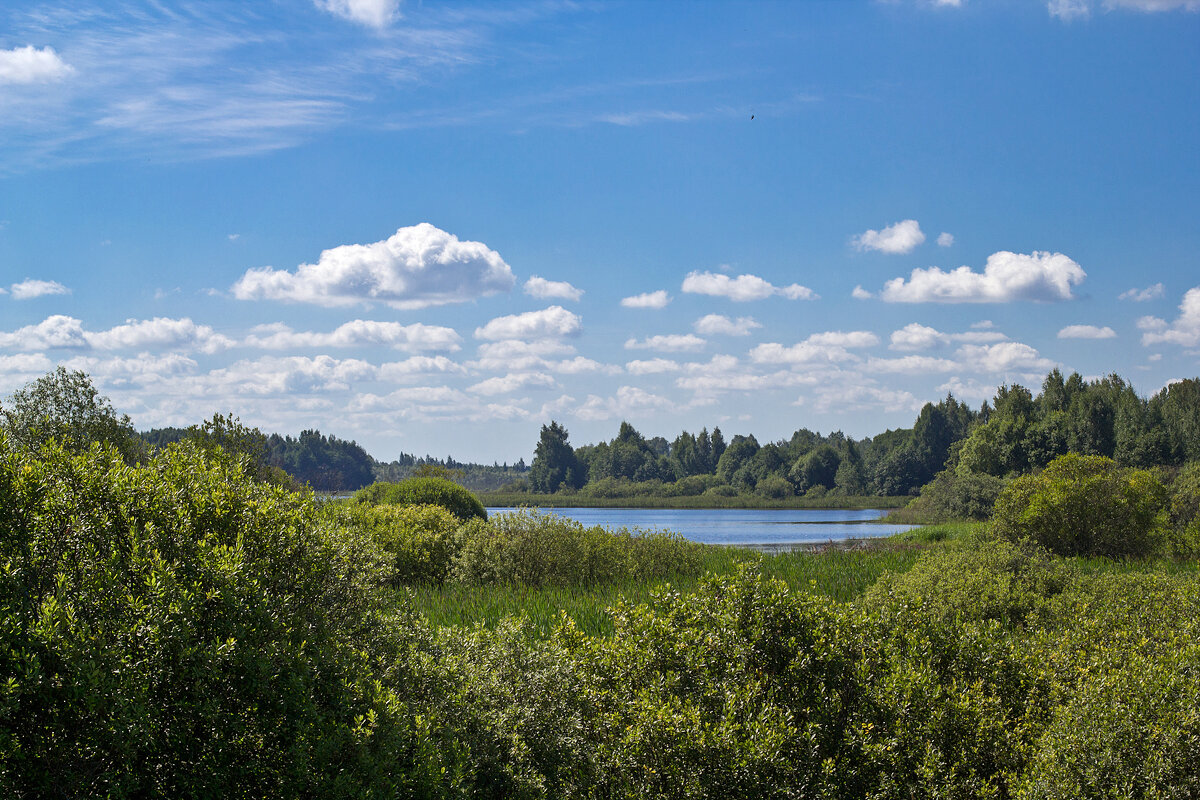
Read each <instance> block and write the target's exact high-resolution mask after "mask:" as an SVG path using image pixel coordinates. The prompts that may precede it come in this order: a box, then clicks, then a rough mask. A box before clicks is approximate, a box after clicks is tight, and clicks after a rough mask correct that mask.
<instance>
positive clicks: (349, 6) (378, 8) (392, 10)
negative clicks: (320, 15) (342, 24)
mask: <svg viewBox="0 0 1200 800" xmlns="http://www.w3.org/2000/svg"><path fill="white" fill-rule="evenodd" d="M316 5H317V8H321V9H324V10H325V11H328V12H330V13H331V14H335V15H337V16H339V17H341V18H342V19H348V20H350V21H351V22H357V23H360V24H362V25H367V26H368V27H371V28H386V27H387V26H388V25H390V24H391V23H392V22H393V21H394V20H395V19H396V18H398V17H399V16H400V0H316Z"/></svg>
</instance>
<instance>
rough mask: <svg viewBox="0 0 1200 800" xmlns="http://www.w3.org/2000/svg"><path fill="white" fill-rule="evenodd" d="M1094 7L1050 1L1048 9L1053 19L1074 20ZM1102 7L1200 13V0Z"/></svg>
mask: <svg viewBox="0 0 1200 800" xmlns="http://www.w3.org/2000/svg"><path fill="white" fill-rule="evenodd" d="M1093 5H1094V4H1093V3H1092V0H1049V2H1048V3H1047V4H1046V8H1047V10H1048V11H1049V12H1050V16H1052V17H1059V18H1060V19H1064V20H1072V19H1078V18H1083V17H1087V16H1088V15H1089V14H1091V13H1092V7H1093ZM1101 5H1102V6H1103V7H1104V10H1105V11H1112V10H1114V9H1129V10H1131V11H1141V12H1144V13H1152V12H1156V11H1200V0H1104V2H1103V3H1102V4H1101Z"/></svg>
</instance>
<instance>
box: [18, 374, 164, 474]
mask: <svg viewBox="0 0 1200 800" xmlns="http://www.w3.org/2000/svg"><path fill="white" fill-rule="evenodd" d="M0 428H3V430H4V432H5V433H6V434H8V437H9V440H10V442H11V443H13V444H15V445H17V446H19V447H24V448H26V449H28V450H31V451H37V450H39V449H40V448H41V447H43V446H44V445H46V444H47V443H48V442H50V441H56V442H59V443H61V444H62V445H63V446H64V447H65V448H66V449H68V450H70V451H72V452H75V453H80V452H83V451H84V450H87V449H88V448H89V447H90V446H91V445H92V444H93V443H95V442H100V443H102V444H108V445H112V446H113V447H115V448H117V450H118V451H119V452H120V453H121V457H122V458H124V459H125V461H126V462H127V463H135V462H137V461H139V460H141V459H142V458H143V457H144V455H145V448H144V446H143V445H142V441H141V439H140V438H139V437H138V436H137V434H136V432H135V431H134V429H133V425H131V424H130V421H129V416H128V415H126V414H117V412H116V411H115V410H114V409H113V406H112V403H111V402H110V401H109V399H108V398H107V397H104V396H103V395H101V394H100V393H99V392H98V391H97V390H96V387H95V386H94V385H92V379H91V378H89V377H88V375H87V373H85V372H81V371H79V370H68V369H67V368H66V367H62V366H60V367H58V368H57V369H55V370H54V372H51V373H48V374H47V375H44V376H42V377H41V378H38V379H37V380H36V381H33V382H32V383H29V384H26V385H25V386H23V387H22V388H20V389H18V390H17V391H15V392H13V394H12V396H11V397H10V398H9V399H8V402H7V403H6V404H5V405H2V406H0Z"/></svg>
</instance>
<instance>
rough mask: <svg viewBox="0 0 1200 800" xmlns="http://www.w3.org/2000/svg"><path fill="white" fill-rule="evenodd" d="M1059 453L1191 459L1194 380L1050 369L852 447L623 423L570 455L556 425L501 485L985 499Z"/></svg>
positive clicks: (1128, 460)
mask: <svg viewBox="0 0 1200 800" xmlns="http://www.w3.org/2000/svg"><path fill="white" fill-rule="evenodd" d="M1066 453H1079V454H1083V455H1102V456H1108V457H1110V458H1113V459H1115V460H1116V461H1117V463H1119V464H1121V465H1123V466H1132V467H1154V466H1178V465H1181V464H1183V463H1185V462H1187V461H1192V460H1196V459H1200V380H1197V379H1190V380H1185V381H1179V382H1176V383H1172V384H1170V385H1169V386H1167V387H1166V388H1164V389H1162V390H1161V391H1159V392H1158V393H1157V394H1155V395H1154V396H1153V397H1151V398H1149V399H1145V398H1142V397H1140V396H1138V394H1137V393H1136V392H1135V391H1134V390H1133V388H1132V387H1131V386H1130V385H1129V384H1128V383H1127V382H1126V381H1125V380H1124V379H1122V378H1121V377H1120V376H1118V375H1115V374H1114V375H1109V376H1107V377H1105V378H1102V379H1100V380H1095V381H1085V380H1084V379H1083V378H1082V377H1081V376H1080V375H1079V374H1078V373H1075V374H1072V375H1070V376H1069V377H1065V378H1064V377H1063V375H1062V373H1061V372H1060V371H1058V370H1057V369H1056V370H1053V371H1052V372H1050V374H1049V375H1047V376H1046V379H1045V380H1044V381H1043V382H1042V388H1041V392H1040V393H1039V394H1037V395H1034V394H1033V393H1032V392H1031V391H1030V390H1029V389H1027V388H1025V387H1023V386H1020V385H1007V386H1001V387H1000V388H999V389H998V390H997V392H996V395H995V396H994V397H993V398H992V400H991V401H985V402H984V403H983V404H982V405H981V406H980V408H979V409H977V410H976V409H972V408H970V407H969V406H967V405H966V404H965V403H962V402H959V401H958V400H956V399H955V398H954V397H953V395H948V396H947V397H946V398H945V399H944V400H942V401H941V402H939V403H936V404H935V403H927V404H926V405H925V407H924V408H922V409H921V411H920V413H919V414H918V415H917V418H916V420H915V421H914V423H913V426H912V427H911V428H903V429H897V430H888V431H885V432H883V433H881V434H878V435H877V436H874V437H871V438H864V439H858V440H856V439H854V438H852V437H848V436H846V435H845V434H843V433H841V432H840V431H836V432H834V433H830V434H828V435H821V434H820V433H814V432H813V431H810V430H808V429H807V428H801V429H799V430H797V431H796V432H795V433H793V434H792V436H791V437H790V438H789V439H783V440H780V441H776V442H767V443H765V444H764V443H760V442H759V441H758V440H757V439H756V438H755V437H754V436H752V435H751V436H745V435H735V436H733V437H732V438H731V439H729V440H728V442H726V440H725V436H724V434H723V433H722V431H721V429H720V428H719V427H714V428H713V429H712V432H711V433H710V432H709V431H708V429H707V428H704V429H702V430H701V431H700V432H699V433H698V434H694V433H691V432H688V431H683V432H681V433H680V434H679V435H678V436H676V437H675V439H674V440H673V441H667V440H666V439H664V438H663V437H661V436H655V437H652V438H646V437H645V436H644V435H642V434H641V433H639V432H638V431H637V430H636V429H635V428H634V427H633V426H632V425H630V424H628V423H625V422H623V423H621V426H620V429H619V431H618V432H617V435H616V437H614V438H613V439H611V440H609V441H607V442H601V443H599V444H594V445H585V446H582V447H577V448H573V447H571V445H570V444H569V442H568V433H567V430H566V428H564V427H563V426H562V425H560V424H559V423H557V422H551V423H550V424H548V425H544V426H543V427H542V430H541V436H540V439H539V441H538V444H537V451H536V455H535V457H534V460H533V463H532V464H531V469H530V472H529V475H528V477H527V478H526V479H525V480H524V481H522V482H520V483H519V484H518V485H516V486H513V487H511V488H513V489H520V490H524V491H529V492H538V493H550V492H568V493H569V492H583V493H585V494H590V495H593V496H622V495H626V496H628V495H638V494H663V495H674V496H679V495H696V494H732V493H738V494H746V493H754V494H758V495H760V496H763V497H771V498H783V497H788V496H795V495H805V496H809V497H814V496H815V497H820V496H825V495H827V494H828V495H845V496H861V495H915V494H917V493H918V492H920V490H921V489H922V487H924V486H926V485H928V484H930V482H931V481H933V480H934V478H935V477H936V476H938V475H939V474H940V473H943V472H944V471H948V472H950V474H949V475H945V476H943V477H942V480H941V483H940V484H939V485H940V486H942V488H947V487H945V486H944V484H947V483H948V482H954V483H955V487H954V488H955V490H956V491H959V492H960V493H964V494H965V495H970V494H971V493H981V494H982V495H984V496H986V495H989V494H990V495H994V494H995V493H996V492H998V491H999V488H1000V483H1001V481H1003V480H1004V479H1006V478H1011V477H1013V476H1016V475H1021V474H1025V473H1028V472H1030V471H1034V470H1038V469H1040V468H1042V467H1044V466H1045V465H1046V464H1048V463H1050V461H1052V460H1053V459H1054V458H1055V457H1057V456H1060V455H1063V454H1066ZM988 505H990V504H988ZM968 516H974V514H969V515H968Z"/></svg>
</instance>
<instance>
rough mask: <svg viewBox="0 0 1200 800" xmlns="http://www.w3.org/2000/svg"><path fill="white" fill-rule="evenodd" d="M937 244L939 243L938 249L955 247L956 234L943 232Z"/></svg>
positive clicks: (939, 235)
mask: <svg viewBox="0 0 1200 800" xmlns="http://www.w3.org/2000/svg"><path fill="white" fill-rule="evenodd" d="M937 243H938V247H953V246H954V234H953V233H946V232H945V231H942V232H941V233H939V234H938V238H937Z"/></svg>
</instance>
